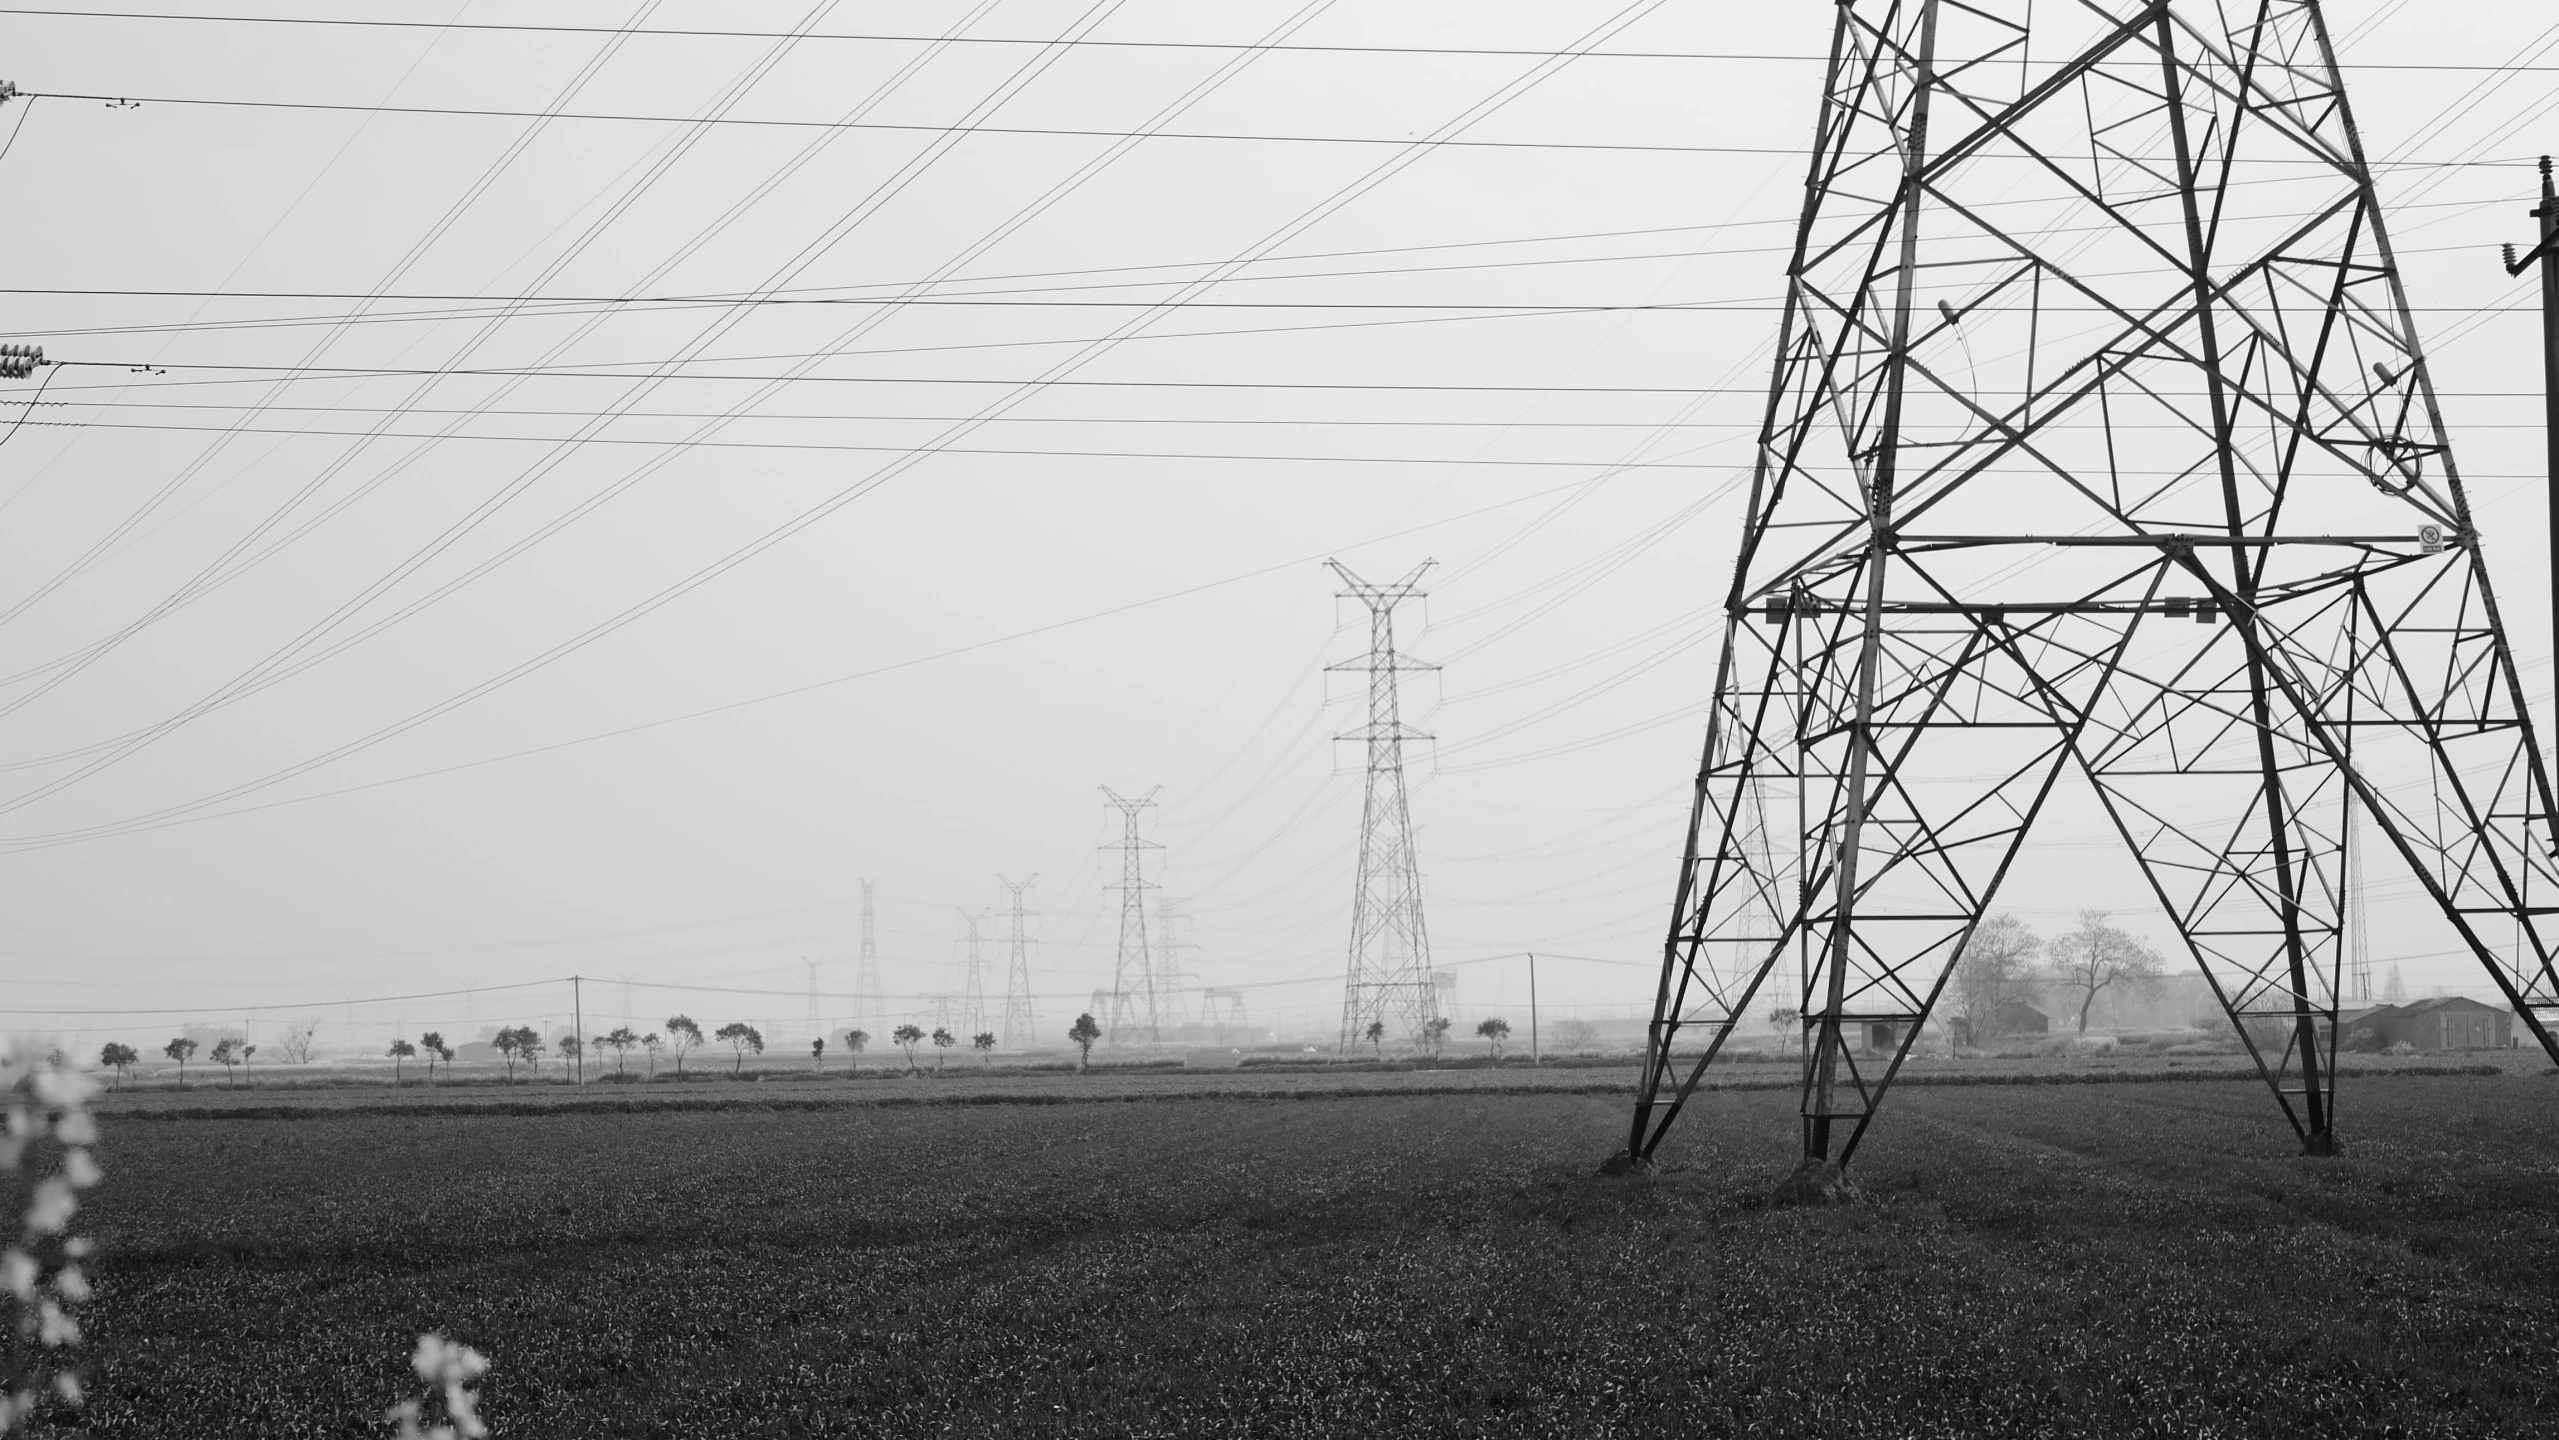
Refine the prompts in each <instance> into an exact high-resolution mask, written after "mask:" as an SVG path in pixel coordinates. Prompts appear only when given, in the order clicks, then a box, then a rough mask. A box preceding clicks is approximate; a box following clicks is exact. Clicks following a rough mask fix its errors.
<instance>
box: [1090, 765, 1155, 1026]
mask: <svg viewBox="0 0 2559 1440" xmlns="http://www.w3.org/2000/svg"><path fill="white" fill-rule="evenodd" d="M1163 788H1164V787H1163V786H1161V785H1158V786H1156V787H1155V789H1153V790H1149V791H1147V792H1146V793H1145V794H1143V795H1140V796H1138V797H1137V798H1135V799H1133V800H1132V799H1129V798H1127V797H1125V796H1123V795H1121V794H1120V793H1119V792H1118V791H1116V790H1113V789H1112V788H1111V787H1110V786H1108V785H1105V786H1103V787H1102V794H1103V796H1104V799H1105V803H1107V804H1108V805H1109V806H1110V808H1112V809H1113V810H1116V811H1118V812H1119V816H1120V838H1119V839H1118V840H1117V841H1114V842H1113V843H1111V844H1108V845H1105V846H1103V847H1102V848H1103V849H1105V850H1117V851H1119V852H1120V879H1119V883H1118V884H1116V885H1111V886H1108V887H1106V888H1108V889H1112V890H1117V891H1118V892H1120V948H1119V963H1118V965H1117V966H1116V967H1115V968H1114V969H1113V971H1112V977H1111V992H1110V1005H1111V1008H1110V1013H1109V1015H1108V1016H1107V1017H1105V1018H1104V1019H1103V1022H1102V1029H1103V1033H1105V1034H1107V1035H1109V1036H1110V1037H1111V1042H1112V1043H1113V1044H1124V1043H1127V1042H1129V1041H1138V1042H1142V1043H1144V1044H1148V1045H1152V1044H1154V1043H1156V1042H1157V1041H1159V1040H1161V1039H1163V1037H1164V1032H1163V1027H1162V1025H1161V1024H1160V1023H1159V1020H1158V1017H1157V1015H1156V1010H1155V978H1156V977H1155V955H1154V952H1153V949H1152V948H1151V947H1150V946H1149V945H1148V944H1147V934H1146V892H1147V891H1149V890H1152V889H1155V888H1156V886H1155V883H1154V882H1153V881H1151V880H1149V879H1147V878H1146V867H1145V864H1144V857H1145V855H1146V852H1147V851H1149V850H1155V849H1160V848H1162V847H1160V846H1158V845H1157V844H1156V843H1155V842H1154V841H1152V840H1149V839H1147V838H1145V836H1143V835H1142V834H1140V833H1139V821H1140V820H1141V818H1142V817H1143V816H1144V815H1145V814H1146V812H1147V811H1149V810H1151V809H1153V808H1155V797H1156V795H1157V794H1158V793H1159V792H1160V791H1162V790H1163Z"/></svg>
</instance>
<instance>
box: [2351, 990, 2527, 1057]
mask: <svg viewBox="0 0 2559 1440" xmlns="http://www.w3.org/2000/svg"><path fill="white" fill-rule="evenodd" d="M2514 1023H2515V1017H2514V1016H2513V1015H2512V1014H2510V1013H2508V1012H2507V1011H2505V1010H2502V1009H2499V1008H2498V1007H2496V1006H2494V1005H2482V1004H2480V1003H2479V1002H2478V1001H2476V1000H2473V999H2470V998H2468V997H2467V996H2462V995H2444V996H2440V997H2437V998H2435V999H2432V1000H2413V1001H2410V1002H2409V1003H2407V1004H2405V1005H2375V1006H2372V1007H2371V1008H2369V1009H2364V1010H2358V1011H2355V1012H2353V1013H2351V1014H2347V1015H2341V1016H2339V1017H2338V1018H2337V1043H2338V1045H2339V1046H2340V1047H2341V1048H2343V1049H2347V1050H2387V1049H2389V1048H2390V1047H2391V1046H2393V1045H2399V1044H2405V1045H2407V1046H2408V1047H2409V1048H2410V1049H2413V1050H2503V1049H2505V1048H2506V1047H2507V1046H2508V1045H2510V1044H2512V1043H2513V1039H2514Z"/></svg>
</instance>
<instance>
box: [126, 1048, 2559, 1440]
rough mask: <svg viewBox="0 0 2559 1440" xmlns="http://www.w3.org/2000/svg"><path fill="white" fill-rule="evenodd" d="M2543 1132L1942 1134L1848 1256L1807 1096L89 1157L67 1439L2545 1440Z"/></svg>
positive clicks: (2429, 1081) (2409, 1084)
mask: <svg viewBox="0 0 2559 1440" xmlns="http://www.w3.org/2000/svg"><path fill="white" fill-rule="evenodd" d="M1587 1076H1588V1072H1584V1077H1580V1078H1587ZM1167 1078H1168V1079H1186V1080H1189V1081H1191V1082H1193V1083H1194V1084H1196V1082H1198V1081H1200V1080H1202V1079H1205V1078H1209V1077H1201V1076H1189V1077H1167ZM1414 1078H1415V1079H1426V1078H1435V1077H1428V1076H1417V1077H1414ZM2555 1084H2559V1082H2554V1081H2553V1080H2551V1079H2550V1078H2548V1077H2546V1076H2542V1075H2538V1074H2500V1075H2464V1076H2448V1077H2427V1076H2407V1077H2403V1078H2396V1079H2391V1080H2387V1081H2377V1082H2372V1083H2362V1084H2350V1085H2349V1086H2348V1087H2347V1088H2346V1091H2345V1094H2344V1096H2343V1101H2342V1115H2343V1119H2342V1133H2343V1135H2344V1137H2345V1140H2346V1144H2347V1146H2348V1147H2349V1153H2348V1154H2347V1155H2346V1156H2344V1157H2342V1158H2339V1159H2331V1160H2305V1159H2300V1158H2297V1157H2295V1156H2294V1155H2293V1154H2292V1153H2291V1152H2292V1150H2293V1142H2292V1140H2291V1137H2290V1133H2289V1131H2288V1130H2286V1129H2285V1128H2284V1127H2283V1125H2282V1123H2281V1122H2280V1120H2279V1119H2278V1118H2277V1117H2276V1115H2275V1113H2274V1111H2273V1108H2272V1105H2271V1103H2270V1102H2269V1100H2268V1099H2267V1097H2266V1095H2265V1094H2264V1092H2263V1090H2262V1089H2261V1088H2259V1087H2258V1086H2256V1085H2254V1084H2164V1083H2162V1084H2141V1083H2135V1084H2111V1085H1993V1086H1978V1087H1942V1088H1915V1089H1912V1090H1910V1091H1907V1092H1904V1093H1900V1094H1897V1095H1896V1096H1895V1098H1894V1100H1893V1102H1892V1104H1891V1105H1890V1106H1889V1107H1888V1109H1887V1111H1886V1113H1885V1115H1884V1117H1883V1120H1882V1121H1881V1122H1880V1123H1879V1125H1878V1127H1877V1130H1876V1131H1875V1133H1874V1135H1873V1136H1872V1137H1871V1138H1870V1140H1869V1142H1868V1143H1867V1145H1866V1147H1865V1149H1864V1150H1863V1151H1862V1152H1861V1153H1860V1155H1859V1157H1858V1160H1857V1165H1856V1173H1857V1175H1858V1177H1859V1178H1860V1180H1861V1182H1862V1183H1863V1185H1864V1186H1865V1188H1866V1191H1867V1195H1868V1202H1867V1203H1866V1204H1864V1205H1862V1206H1859V1207H1855V1208H1851V1209H1847V1210H1840V1211H1828V1212H1820V1211H1785V1210H1772V1209H1769V1208H1767V1207H1765V1206H1764V1205H1763V1203H1762V1197H1763V1196H1764V1195H1765V1194H1766V1193H1767V1191H1768V1189H1769V1187H1770V1186H1771V1185H1772V1184H1773V1183H1774V1181H1775V1180H1776V1179H1777V1178H1778V1176H1779V1174H1780V1173H1781V1172H1782V1170H1783V1169H1784V1167H1785V1162H1786V1160H1787V1158H1788V1154H1789V1151H1790V1148H1791V1137H1792V1134H1793V1129H1794V1117H1793V1111H1792V1103H1791V1096H1789V1095H1787V1094H1785V1093H1783V1092H1781V1091H1762V1090H1743V1091H1737V1092H1734V1093H1728V1094H1718V1095H1714V1096H1712V1097H1709V1098H1707V1099H1705V1100H1702V1101H1701V1102H1700V1103H1699V1105H1698V1107H1697V1109H1696V1111H1695V1112H1694V1113H1693V1114H1692V1115H1691V1116H1690V1117H1689V1118H1688V1119H1687V1120H1685V1121H1683V1122H1682V1125H1681V1127H1680V1128H1679V1130H1678V1131H1677V1132H1675V1134H1674V1137H1673V1139H1672V1142H1671V1145H1670V1147H1668V1149H1667V1153H1666V1158H1667V1160H1668V1161H1669V1165H1668V1168H1667V1169H1666V1171H1665V1173H1663V1174H1661V1175H1659V1176H1657V1177H1653V1178H1650V1179H1631V1180H1609V1179H1603V1178H1599V1177H1597V1176H1596V1175H1594V1173H1593V1169H1594V1164H1595V1162H1596V1161H1597V1160H1598V1159H1599V1158H1600V1157H1601V1156H1602V1155H1603V1154H1604V1153H1606V1152H1607V1151H1608V1150H1609V1148H1610V1147H1611V1145H1612V1144H1613V1143H1614V1142H1616V1141H1617V1140H1618V1138H1619V1137H1620V1135H1621V1134H1622V1126H1623V1125H1624V1123H1625V1119H1626V1111H1625V1105H1624V1102H1623V1098H1622V1093H1623V1092H1622V1091H1621V1092H1619V1093H1618V1094H1612V1095H1596V1094H1579V1093H1539V1092H1536V1091H1534V1090H1504V1091H1498V1092H1496V1091H1487V1092H1484V1093H1473V1094H1469V1093H1446V1092H1437V1093H1423V1094H1414V1095H1405V1096H1397V1095H1377V1094H1362V1095H1353V1096H1347V1097H1343V1098H1321V1097H1317V1098H1310V1099H1305V1100H1295V1101H1272V1100H1258V1099H1245V1098H1214V1097H1207V1096H1201V1097H1196V1098H1194V1099H1192V1100H1190V1101H1188V1102H1185V1103H1171V1102H1169V1101H1168V1102H1166V1103H1111V1104H1098V1103H1097V1104H1080V1103H1066V1104H1046V1105H1000V1104H999V1105H952V1106H903V1107H890V1106H877V1107H864V1106H858V1105H851V1104H847V1105H841V1106H835V1107H829V1108H822V1109H808V1110H756V1109H716V1110H695V1111H685V1110H666V1111H649V1112H634V1113H612V1112H604V1113H557V1114H523V1115H508V1114H450V1115H443V1114H403V1115H380V1114H363V1113H346V1114H331V1113H316V1114H309V1115H305V1116H302V1117H301V1118H296V1119H291V1120H275V1119H226V1118H212V1117H206V1116H192V1117H176V1118H169V1119H163V1120H150V1121H145V1120H140V1119H126V1120H124V1121H122V1122H121V1123H119V1122H118V1120H117V1119H116V1118H115V1116H114V1115H113V1114H112V1113H110V1114H108V1115H107V1117H106V1127H107V1129H106V1138H105V1141H104V1146H103V1151H102V1156H103V1158H104V1160H105V1162H106V1165H107V1169H108V1178H107V1180H106V1182H105V1183H104V1185H102V1186H101V1187H100V1188H99V1189H98V1190H97V1191H95V1192H94V1202H93V1205H92V1208H91V1209H90V1211H89V1213H88V1216H87V1218H88V1219H89V1220H90V1221H92V1222H93V1223H94V1231H95V1233H96V1234H97V1236H98V1237H99V1239H100V1242H101V1255H100V1261H99V1267H98V1269H99V1277H100V1278H99V1286H98V1296H97V1300H96V1302H95V1303H94V1304H93V1305H92V1306H91V1307H90V1309H89V1312H88V1316H87V1320H86V1325H87V1329H88V1333H89V1346H88V1349H89V1353H90V1355H91V1356H92V1358H93V1360H94V1368H93V1371H92V1393H93V1396H94V1405H93V1408H92V1410H91V1411H90V1413H89V1415H88V1416H87V1417H86V1419H87V1423H88V1425H89V1427H90V1428H89V1432H88V1433H92V1434H95V1435H99V1436H108V1437H125V1436H131V1437H141V1436H152V1437H160V1436H168V1435H175V1434H200V1435H217V1436H233V1435H237V1436H251V1435H255V1436H260V1437H290V1436H337V1435H349V1436H352V1435H371V1434H381V1433H384V1429H383V1427H382V1426H381V1424H380V1423H379V1417H380V1415H381V1412H382V1410H383V1408H384V1407H385V1406H387V1405H389V1404H391V1403H392V1402H393V1401H394V1400H396V1399H399V1398H401V1397H402V1396H404V1395H405V1394H407V1393H409V1392H410V1389H411V1388H412V1384H411V1382H410V1380H409V1377H408V1375H407V1373H406V1372H407V1366H406V1358H407V1355H408V1352H409V1349H410V1347H411V1346H412V1344H413V1342H414V1340H415V1337H416V1336H417V1334H418V1333H419V1332H421V1331H424V1330H429V1329H439V1330H443V1331H445V1332H447V1333H449V1334H451V1335H453V1336H455V1337H456V1338H458V1339H461V1340H463V1341H465V1342H467V1343H469V1344H471V1345H474V1346H476V1347H478V1348H479V1349H480V1350H482V1351H484V1352H486V1353H487V1355H488V1356H489V1357H490V1360H491V1363H492V1366H493V1368H492V1371H491V1373H490V1375H489V1377H488V1379H487V1381H486V1382H485V1383H484V1385H483V1387H482V1391H483V1395H484V1399H485V1408H486V1411H487V1413H488V1415H489V1416H490V1418H491V1419H492V1420H493V1422H494V1424H495V1426H496V1431H495V1433H496V1434H497V1435H499V1436H501V1437H504V1436H528V1437H531V1436H539V1437H546V1440H547V1437H571V1436H588V1435H593V1436H605V1435H614V1436H625V1435H669V1436H674V1435H685V1436H698V1435H750V1434H752V1435H795V1434H870V1435H899V1436H907V1435H927V1434H950V1435H1043V1434H1094V1435H1101V1434H1110V1435H1162V1436H1192V1435H1217V1434H1235V1435H1292V1436H1294V1435H1303V1436H1315V1435H1333V1434H1343V1433H1354V1432H1357V1433H1369V1434H1379V1435H1425V1434H1449V1435H1459V1434H1464V1435H1475V1434H1484V1435H1568V1434H1570V1435H1581V1434H1614V1435H1649V1434H1661V1435H1698V1434H1732V1435H1743V1434H1748V1435H1807V1436H1810V1435H1859V1436H1863V1435H1926V1436H2007V1435H2016V1436H2025V1435H2056V1436H2059V1435H2158V1436H2171V1435H2174V1436H2191V1435H2204V1434H2210V1435H2217V1436H2249V1435H2263V1436H2275V1435H2320V1436H2353V1435H2375V1436H2378V1435H2392V1436H2431V1435H2444V1436H2451V1435H2478V1436H2492V1435H2493V1436H2519V1435H2546V1434H2559V1388H2555V1387H2553V1386H2552V1385H2551V1384H2550V1383H2549V1375H2550V1364H2551V1361H2550V1357H2551V1356H2552V1355H2553V1354H2554V1353H2559V1286H2554V1284H2553V1283H2552V1280H2551V1277H2552V1276H2553V1275H2554V1274H2559V1106H2554V1105H2553V1103H2552V1101H2553V1100H2554V1098H2559V1092H2554V1085H2555Z"/></svg>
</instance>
